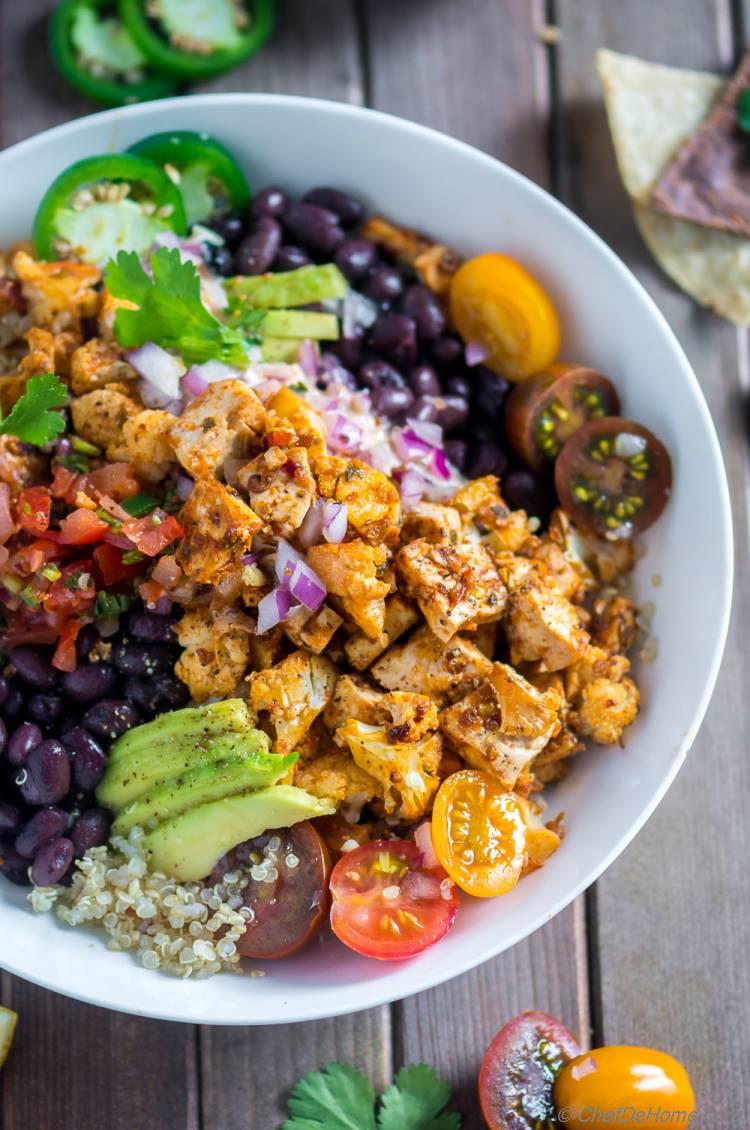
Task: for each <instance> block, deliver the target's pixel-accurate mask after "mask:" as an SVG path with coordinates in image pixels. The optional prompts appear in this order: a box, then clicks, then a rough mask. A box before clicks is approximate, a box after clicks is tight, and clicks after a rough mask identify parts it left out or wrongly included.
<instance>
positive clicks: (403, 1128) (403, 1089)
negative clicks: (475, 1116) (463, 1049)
mask: <svg viewBox="0 0 750 1130" xmlns="http://www.w3.org/2000/svg"><path fill="white" fill-rule="evenodd" d="M450 1097H451V1094H450V1088H449V1087H448V1084H447V1083H445V1082H444V1081H443V1080H442V1079H441V1078H440V1077H439V1076H438V1075H437V1073H436V1072H435V1071H433V1069H432V1068H431V1067H427V1066H426V1065H425V1064H424V1063H420V1064H412V1066H411V1067H403V1068H402V1069H401V1071H399V1073H398V1075H397V1076H396V1080H395V1082H394V1083H392V1084H391V1086H390V1087H387V1088H386V1089H385V1091H384V1092H383V1094H382V1095H381V1097H380V1104H379V1108H378V1111H377V1114H376V1111H375V1091H374V1090H373V1088H372V1087H371V1085H370V1083H369V1082H368V1080H367V1079H366V1078H365V1077H364V1075H362V1074H361V1072H359V1071H357V1070H356V1069H355V1068H354V1067H350V1066H349V1065H348V1064H346V1063H329V1065H328V1067H326V1068H324V1069H323V1071H311V1072H310V1073H309V1074H308V1075H305V1076H304V1077H303V1078H302V1079H300V1081H299V1083H297V1084H296V1086H295V1087H294V1089H293V1090H292V1094H291V1096H290V1098H289V1111H290V1113H291V1115H292V1117H291V1118H288V1119H287V1120H286V1122H285V1123H284V1126H283V1130H460V1127H461V1115H460V1114H450V1113H447V1112H446V1111H445V1107H446V1106H447V1104H448V1102H449V1101H450Z"/></svg>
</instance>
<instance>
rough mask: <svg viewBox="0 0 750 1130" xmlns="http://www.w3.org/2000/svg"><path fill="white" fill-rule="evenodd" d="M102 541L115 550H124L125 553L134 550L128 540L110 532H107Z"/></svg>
mask: <svg viewBox="0 0 750 1130" xmlns="http://www.w3.org/2000/svg"><path fill="white" fill-rule="evenodd" d="M102 541H106V542H107V544H108V545H113V546H115V548H116V549H124V550H125V551H126V552H128V551H129V550H131V549H135V546H134V545H133V543H132V541H131V540H130V538H126V537H125V535H124V534H115V533H113V532H112V530H107V532H106V533H105V534H104V536H103V538H102Z"/></svg>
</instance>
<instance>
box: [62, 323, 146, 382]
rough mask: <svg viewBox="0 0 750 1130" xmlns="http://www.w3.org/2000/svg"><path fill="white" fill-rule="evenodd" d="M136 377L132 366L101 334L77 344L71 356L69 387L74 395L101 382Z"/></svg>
mask: <svg viewBox="0 0 750 1130" xmlns="http://www.w3.org/2000/svg"><path fill="white" fill-rule="evenodd" d="M136 376H137V373H136V371H135V369H134V368H133V366H132V365H130V364H129V363H128V362H127V361H125V360H124V359H123V357H122V355H121V352H120V348H119V346H118V345H117V344H116V343H115V342H112V341H104V339H103V338H100V337H92V338H91V339H90V341H87V342H85V343H84V344H83V345H80V346H79V347H78V349H76V350H74V352H73V354H72V356H71V358H70V387H71V389H72V391H73V392H74V393H75V394H76V396H82V395H83V393H84V392H91V391H92V390H93V389H95V388H101V387H102V386H103V385H108V384H114V383H119V382H120V381H134V380H135V379H136Z"/></svg>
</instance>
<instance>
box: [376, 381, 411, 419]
mask: <svg viewBox="0 0 750 1130" xmlns="http://www.w3.org/2000/svg"><path fill="white" fill-rule="evenodd" d="M413 403H414V393H413V392H412V391H411V389H410V388H380V389H378V390H377V392H376V393H375V395H374V396H373V399H372V406H373V409H374V411H375V413H376V414H377V415H378V416H386V417H387V418H388V419H390V420H395V419H397V418H399V417H404V416H406V415H408V414H409V409H410V408H411V406H412V404H413Z"/></svg>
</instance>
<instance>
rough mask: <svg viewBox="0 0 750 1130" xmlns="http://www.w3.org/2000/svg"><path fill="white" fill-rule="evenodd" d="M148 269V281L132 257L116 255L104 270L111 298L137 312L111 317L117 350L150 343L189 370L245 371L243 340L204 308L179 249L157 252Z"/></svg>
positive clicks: (191, 271)
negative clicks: (205, 366)
mask: <svg viewBox="0 0 750 1130" xmlns="http://www.w3.org/2000/svg"><path fill="white" fill-rule="evenodd" d="M150 265H151V273H152V275H151V277H149V275H148V274H147V273H146V271H145V270H144V267H143V264H142V263H141V260H140V259H139V258H138V256H137V255H136V253H135V252H134V251H120V252H119V253H118V255H117V258H116V259H110V261H109V262H108V263H107V266H106V268H105V273H104V281H105V283H106V285H107V289H108V290H109V291H110V293H111V294H113V295H114V296H115V298H122V299H126V300H127V301H129V302H133V303H135V305H136V306H137V307H138V309H137V310H127V309H123V308H120V309H119V310H118V311H117V314H116V315H115V336H116V337H117V340H118V342H119V343H120V345H121V346H123V348H124V349H134V348H136V347H137V346H139V345H145V343H146V342H147V341H154V342H156V343H157V345H161V346H162V347H163V348H164V349H174V350H175V351H176V352H177V353H179V355H180V356H181V357H182V359H183V361H185V362H186V363H187V364H188V365H200V364H202V363H203V362H204V361H224V362H225V363H226V364H227V365H234V366H237V367H240V368H243V367H244V366H245V365H246V364H247V361H248V356H247V345H246V342H245V335H244V334H243V333H240V332H239V331H237V330H235V329H232V328H231V327H230V326H225V325H224V323H223V322H220V321H219V320H218V318H215V317H214V316H213V314H212V313H211V312H210V311H209V310H207V309H206V307H205V306H204V305H203V301H202V299H201V284H200V279H199V278H198V273H197V271H196V269H195V264H194V263H190V262H183V260H182V258H181V257H180V252H179V251H178V250H177V248H171V249H169V248H166V247H160V248H159V249H158V251H156V252H155V254H154V255H152V256H151V264H150Z"/></svg>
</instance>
